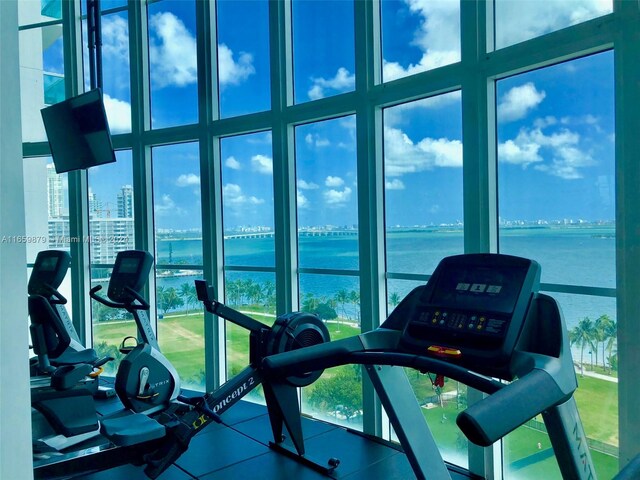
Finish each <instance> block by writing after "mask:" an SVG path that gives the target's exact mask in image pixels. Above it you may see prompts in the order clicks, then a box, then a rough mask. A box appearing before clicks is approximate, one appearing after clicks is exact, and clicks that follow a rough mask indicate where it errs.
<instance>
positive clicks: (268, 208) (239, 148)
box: [220, 132, 275, 267]
mask: <svg viewBox="0 0 640 480" xmlns="http://www.w3.org/2000/svg"><path fill="white" fill-rule="evenodd" d="M220 152H221V158H222V183H223V187H222V204H223V213H224V235H225V239H224V258H225V264H226V265H234V266H252V267H273V266H274V265H275V241H274V234H273V224H274V211H273V161H272V158H271V132H265V133H253V134H249V135H240V136H237V137H229V138H223V139H222V140H220Z"/></svg>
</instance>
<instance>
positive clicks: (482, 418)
mask: <svg viewBox="0 0 640 480" xmlns="http://www.w3.org/2000/svg"><path fill="white" fill-rule="evenodd" d="M572 393H573V392H571V393H569V394H567V393H566V392H563V391H562V389H561V388H560V387H559V386H558V384H557V382H556V381H555V379H554V378H553V376H552V375H551V374H550V373H549V372H547V371H545V370H541V369H537V368H536V369H534V370H532V371H531V372H530V373H528V374H527V375H525V376H523V377H522V378H520V379H518V380H516V381H515V382H512V383H511V384H509V385H507V386H506V387H504V388H503V389H501V390H499V391H497V392H495V393H494V394H493V395H490V396H488V397H486V398H484V399H482V400H480V401H479V402H477V403H475V404H473V405H471V406H470V407H469V408H467V409H466V410H465V411H464V412H462V413H461V414H460V415H458V418H457V419H456V423H457V424H458V427H460V430H462V432H463V433H464V434H465V435H466V436H467V438H468V439H469V440H470V441H471V442H473V443H475V444H476V445H480V446H482V447H488V446H489V445H491V444H492V443H494V442H496V441H498V440H500V439H501V438H502V437H504V436H505V435H507V434H508V433H509V432H511V431H513V430H515V429H516V428H517V427H519V426H520V425H522V424H524V423H525V422H527V421H528V420H531V419H532V418H533V417H535V416H536V415H538V414H539V413H542V412H543V411H545V410H547V409H548V408H551V407H553V406H555V405H558V404H560V403H562V402H564V401H566V400H567V399H568V398H569V397H571V395H572Z"/></svg>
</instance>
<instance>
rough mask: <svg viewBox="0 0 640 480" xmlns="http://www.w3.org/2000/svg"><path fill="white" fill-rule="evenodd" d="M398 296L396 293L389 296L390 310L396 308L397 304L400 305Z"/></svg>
mask: <svg viewBox="0 0 640 480" xmlns="http://www.w3.org/2000/svg"><path fill="white" fill-rule="evenodd" d="M400 300H401V298H400V294H399V293H398V292H391V293H390V294H389V305H391V308H392V309H393V308H396V307H397V306H398V304H399V303H400Z"/></svg>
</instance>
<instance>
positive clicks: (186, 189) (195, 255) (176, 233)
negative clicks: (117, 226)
mask: <svg viewBox="0 0 640 480" xmlns="http://www.w3.org/2000/svg"><path fill="white" fill-rule="evenodd" d="M152 158H153V198H154V219H155V222H154V223H155V228H156V251H155V258H156V264H158V265H163V264H165V265H166V264H170V265H180V264H187V265H202V205H201V202H200V158H199V154H198V144H197V143H180V144H176V145H168V146H163V147H154V148H153V149H152ZM169 273H170V274H180V271H177V270H176V271H170V272H169Z"/></svg>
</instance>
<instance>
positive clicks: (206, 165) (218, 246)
mask: <svg viewBox="0 0 640 480" xmlns="http://www.w3.org/2000/svg"><path fill="white" fill-rule="evenodd" d="M196 30H197V35H196V37H197V47H198V48H197V61H198V114H199V122H198V126H199V135H198V136H199V154H200V195H201V203H202V254H203V258H202V259H203V270H204V271H203V274H204V278H205V279H206V280H207V281H208V282H210V283H211V285H213V287H214V289H215V291H216V292H218V297H219V298H221V299H222V298H223V295H222V293H223V292H224V250H223V249H224V237H223V223H222V172H221V168H222V167H221V162H220V139H219V137H214V136H213V135H212V134H211V133H210V131H209V127H210V125H212V124H213V122H214V121H215V120H216V119H217V118H218V78H217V68H216V66H217V63H218V62H217V48H216V31H217V23H216V9H215V4H214V2H213V1H201V2H196ZM221 292H222V293H221ZM204 341H205V365H204V369H205V389H206V390H207V391H211V390H213V389H214V388H217V387H218V386H220V385H221V384H222V383H223V382H224V380H225V379H226V348H225V346H226V342H225V324H224V322H223V321H221V320H220V319H219V318H218V317H217V316H215V315H211V314H210V313H209V312H206V313H205V324H204Z"/></svg>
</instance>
